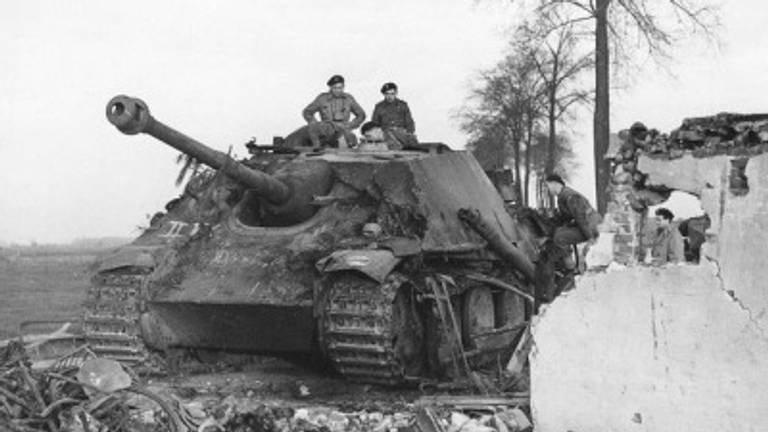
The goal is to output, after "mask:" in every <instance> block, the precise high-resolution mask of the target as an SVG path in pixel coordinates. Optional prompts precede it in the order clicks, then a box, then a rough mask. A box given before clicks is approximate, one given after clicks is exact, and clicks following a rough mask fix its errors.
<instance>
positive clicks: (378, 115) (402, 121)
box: [372, 99, 418, 148]
mask: <svg viewBox="0 0 768 432" xmlns="http://www.w3.org/2000/svg"><path fill="white" fill-rule="evenodd" d="M372 120H373V121H374V122H376V123H378V124H380V125H381V127H382V128H383V129H384V133H385V134H386V135H387V138H388V139H389V140H390V141H394V142H396V143H397V144H398V146H399V147H401V148H402V147H406V146H411V145H416V144H418V140H417V139H416V135H414V132H415V131H416V126H415V124H414V123H413V117H411V109H410V108H408V104H407V103H406V102H405V101H403V100H400V99H395V100H393V101H392V102H390V101H387V100H386V99H385V100H383V101H381V102H379V103H377V104H376V106H375V107H374V109H373V119H372Z"/></svg>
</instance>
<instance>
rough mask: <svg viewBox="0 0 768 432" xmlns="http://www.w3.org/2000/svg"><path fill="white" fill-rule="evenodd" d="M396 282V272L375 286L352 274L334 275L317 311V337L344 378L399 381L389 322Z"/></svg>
mask: <svg viewBox="0 0 768 432" xmlns="http://www.w3.org/2000/svg"><path fill="white" fill-rule="evenodd" d="M401 283H402V278H397V277H392V278H388V279H387V281H385V282H384V283H383V284H381V285H379V284H378V283H376V282H374V281H372V280H369V279H365V278H362V277H357V276H355V275H351V274H341V275H339V276H334V280H333V283H332V284H331V286H330V287H329V288H328V293H327V297H326V302H325V304H324V309H323V311H322V329H321V331H322V334H321V339H320V340H321V344H322V348H323V351H324V352H325V354H326V356H327V357H328V359H329V360H330V361H331V362H332V364H333V365H334V366H335V368H336V370H338V371H339V372H340V373H341V374H342V375H344V376H345V377H346V378H348V379H350V380H353V381H358V382H365V383H371V384H379V385H388V386H393V385H398V384H402V383H403V382H404V380H405V372H404V366H403V365H402V364H401V363H400V361H398V359H397V356H396V353H395V344H394V340H395V337H396V334H395V323H394V322H393V312H394V306H393V300H394V295H395V293H396V292H397V287H398V286H399V285H400V284H401Z"/></svg>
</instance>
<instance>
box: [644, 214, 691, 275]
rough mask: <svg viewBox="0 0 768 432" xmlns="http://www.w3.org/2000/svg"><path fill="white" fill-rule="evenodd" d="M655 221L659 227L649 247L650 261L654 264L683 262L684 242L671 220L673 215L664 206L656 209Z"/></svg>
mask: <svg viewBox="0 0 768 432" xmlns="http://www.w3.org/2000/svg"><path fill="white" fill-rule="evenodd" d="M655 214H656V222H657V223H658V224H659V228H658V229H657V231H656V239H655V240H654V242H653V245H652V247H651V262H652V263H653V264H655V265H663V264H666V263H679V262H685V243H684V242H683V235H682V234H680V230H679V229H678V228H677V225H675V224H673V223H672V221H673V220H674V219H675V215H674V214H673V213H672V212H671V211H669V210H668V209H666V208H663V207H662V208H658V209H656V212H655Z"/></svg>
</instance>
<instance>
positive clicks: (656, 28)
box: [536, 0, 719, 213]
mask: <svg viewBox="0 0 768 432" xmlns="http://www.w3.org/2000/svg"><path fill="white" fill-rule="evenodd" d="M536 12H537V14H538V15H539V16H540V17H541V18H542V19H544V20H545V21H546V22H548V23H549V27H550V29H551V30H552V31H557V30H559V29H561V28H563V27H573V26H577V25H578V26H581V25H591V26H593V27H591V33H592V34H593V35H594V43H595V46H594V59H595V60H594V64H595V109H594V124H593V127H594V152H593V156H594V163H595V188H596V196H597V205H598V210H599V211H600V212H601V213H604V212H605V208H606V204H607V201H606V198H607V197H606V194H605V192H606V189H607V186H608V182H609V176H610V174H609V171H608V163H607V162H606V161H605V160H604V158H603V155H604V154H605V152H606V150H607V149H608V141H609V139H610V111H609V108H610V63H611V62H610V59H611V53H613V55H614V56H616V58H617V59H620V60H622V61H624V60H626V59H627V58H628V53H629V52H630V51H631V50H630V49H629V48H630V47H631V46H638V42H639V46H640V47H643V48H645V49H646V50H647V52H648V53H649V54H650V55H651V56H652V57H655V58H657V59H660V58H664V57H666V56H667V55H668V50H669V48H670V47H671V46H672V45H673V44H674V42H675V41H676V40H677V39H678V35H679V34H681V33H686V34H691V33H698V34H703V35H705V36H706V37H708V38H710V39H712V38H713V37H714V36H713V35H714V33H713V32H714V28H716V27H717V26H718V25H719V20H718V14H717V9H716V8H715V7H714V6H712V4H710V3H709V2H707V1H706V0H540V1H539V5H538V7H537V8H536ZM663 17H670V18H669V19H664V18H663ZM611 48H612V49H611Z"/></svg>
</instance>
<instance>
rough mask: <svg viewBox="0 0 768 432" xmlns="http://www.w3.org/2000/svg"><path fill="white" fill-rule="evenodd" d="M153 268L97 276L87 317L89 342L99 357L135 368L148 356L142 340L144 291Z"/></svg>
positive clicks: (130, 269) (84, 327)
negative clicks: (142, 294)
mask: <svg viewBox="0 0 768 432" xmlns="http://www.w3.org/2000/svg"><path fill="white" fill-rule="evenodd" d="M151 271H152V269H151V268H149V267H132V268H128V269H120V270H117V271H112V272H102V273H99V274H97V275H95V276H94V277H93V279H92V280H91V286H90V287H89V289H88V294H87V296H86V302H85V315H84V317H83V330H84V333H85V340H86V342H87V343H88V345H89V346H90V348H91V350H93V352H94V353H95V354H97V355H98V356H101V357H107V358H111V359H114V360H118V361H120V362H123V363H126V364H129V365H135V364H140V363H142V362H143V361H144V360H146V359H147V357H148V351H147V349H146V347H145V345H144V343H143V342H142V340H141V330H140V328H139V314H140V303H141V292H142V286H143V284H144V281H145V278H146V277H147V275H148V274H149V273H150V272H151Z"/></svg>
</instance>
